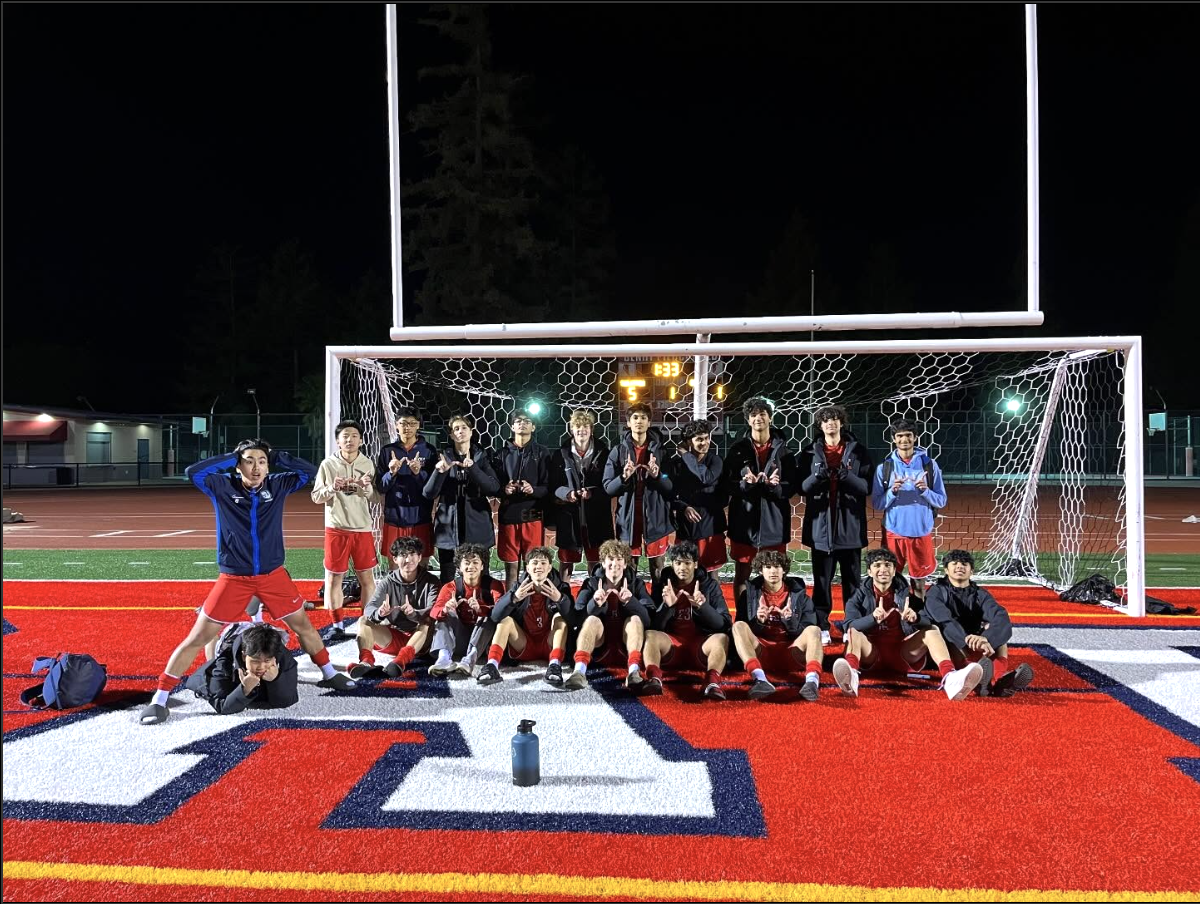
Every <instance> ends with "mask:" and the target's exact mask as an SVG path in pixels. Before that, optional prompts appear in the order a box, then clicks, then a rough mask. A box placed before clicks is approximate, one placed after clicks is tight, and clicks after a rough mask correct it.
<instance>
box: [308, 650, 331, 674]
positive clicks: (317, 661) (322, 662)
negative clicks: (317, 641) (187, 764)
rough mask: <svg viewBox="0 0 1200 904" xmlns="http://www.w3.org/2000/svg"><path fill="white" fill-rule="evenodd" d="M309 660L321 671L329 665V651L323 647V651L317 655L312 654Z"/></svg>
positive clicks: (318, 651)
mask: <svg viewBox="0 0 1200 904" xmlns="http://www.w3.org/2000/svg"><path fill="white" fill-rule="evenodd" d="M308 658H309V659H311V660H312V661H313V665H315V666H316V667H317V668H319V669H320V668H324V667H325V666H327V665H329V651H328V650H327V649H325V648H324V647H321V649H319V650H317V652H315V653H311V654H310V655H309V657H308Z"/></svg>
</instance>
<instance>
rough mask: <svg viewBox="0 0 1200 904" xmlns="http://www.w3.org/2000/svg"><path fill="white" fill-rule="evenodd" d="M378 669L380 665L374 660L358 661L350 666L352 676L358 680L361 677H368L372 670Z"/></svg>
mask: <svg viewBox="0 0 1200 904" xmlns="http://www.w3.org/2000/svg"><path fill="white" fill-rule="evenodd" d="M377 670H378V666H376V665H375V663H373V662H356V663H354V665H352V666H350V677H351V678H353V679H354V680H355V681H357V680H359V679H360V678H366V677H367V676H369V675H370V674H371V673H372V672H374V671H377Z"/></svg>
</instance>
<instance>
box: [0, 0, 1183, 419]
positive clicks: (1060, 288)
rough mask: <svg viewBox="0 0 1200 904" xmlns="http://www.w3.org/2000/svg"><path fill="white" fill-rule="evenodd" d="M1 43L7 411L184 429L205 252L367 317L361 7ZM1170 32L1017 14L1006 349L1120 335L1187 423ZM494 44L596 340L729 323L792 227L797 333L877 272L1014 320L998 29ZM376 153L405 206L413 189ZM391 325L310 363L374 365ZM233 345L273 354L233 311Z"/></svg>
mask: <svg viewBox="0 0 1200 904" xmlns="http://www.w3.org/2000/svg"><path fill="white" fill-rule="evenodd" d="M425 11H426V10H425V8H424V7H422V6H403V7H401V8H400V66H401V81H402V86H401V92H402V97H401V102H402V104H404V103H405V101H406V100H409V101H411V100H412V99H414V98H417V97H420V96H422V92H423V91H424V90H426V89H425V88H423V87H422V84H421V83H420V82H418V79H417V77H416V72H417V70H418V69H419V68H420V67H422V66H429V65H437V64H440V63H445V62H449V61H450V58H451V56H452V55H453V49H452V48H450V47H449V45H448V44H447V42H445V41H444V40H442V39H440V38H438V37H437V36H435V35H434V33H433V32H432V30H431V29H429V28H427V27H424V26H422V25H420V24H418V21H417V20H418V19H419V18H420V17H421V16H422V15H424V13H425ZM3 19H4V21H3V26H4V29H3V33H4V38H3V40H4V62H3V65H4V95H3V100H4V158H3V160H4V171H3V184H4V193H5V197H4V207H3V212H4V337H5V338H4V346H5V364H4V388H3V393H4V400H5V401H6V402H10V403H24V404H47V405H55V404H57V405H67V406H71V407H76V406H77V402H76V396H77V395H79V394H86V395H87V396H88V398H89V400H90V401H91V403H92V404H93V405H95V407H97V408H99V409H101V410H109V411H130V412H134V411H136V412H178V411H186V410H189V409H195V402H194V399H196V398H200V397H204V396H206V395H208V396H209V397H211V387H209V386H208V385H207V383H206V380H207V378H206V377H205V376H203V368H202V367H201V368H200V371H199V373H200V375H199V376H197V371H196V370H195V369H193V370H189V371H188V372H187V373H188V374H189V376H188V378H187V380H186V381H181V380H180V379H179V374H180V372H181V371H179V369H178V368H177V366H176V365H177V362H179V361H180V360H181V357H182V356H185V355H186V349H187V347H188V346H189V345H190V344H191V338H190V337H193V336H194V335H195V334H196V331H201V332H203V331H206V330H210V329H212V327H211V321H213V319H214V318H215V317H216V316H217V315H218V314H220V313H221V312H219V311H216V312H214V311H212V310H209V309H208V303H207V302H203V301H201V300H198V296H197V293H196V291H195V284H196V281H197V272H198V270H199V269H200V268H201V267H202V266H203V265H204V264H205V262H206V261H207V260H209V259H210V258H211V255H212V250H213V249H214V248H215V247H217V246H219V245H222V244H226V245H232V246H237V247H239V248H241V249H243V252H244V253H245V254H246V255H247V256H248V257H249V258H251V259H256V260H260V261H261V260H266V259H267V258H269V257H270V255H271V253H272V251H273V250H274V249H276V248H277V247H279V246H280V244H281V243H284V242H288V241H294V242H296V243H298V246H299V247H300V248H302V249H303V250H304V251H305V252H306V253H307V254H308V255H310V256H311V258H312V261H313V263H314V268H315V272H316V275H317V277H318V278H319V279H320V281H321V283H322V285H323V286H324V287H325V290H326V291H327V292H328V293H329V294H330V296H331V297H339V298H340V297H348V296H350V295H352V294H353V293H354V292H355V291H356V287H361V286H362V285H363V284H364V280H365V279H366V280H367V281H368V282H369V278H368V274H373V275H374V278H375V285H376V286H377V287H378V286H379V285H382V286H383V287H384V288H385V289H386V286H387V285H388V281H389V280H390V251H389V214H388V203H389V198H388V159H387V141H388V136H387V107H386V102H387V94H386V83H385V65H386V58H385V28H384V12H383V8H382V7H380V6H373V5H351V4H341V5H337V6H332V5H315V6H291V5H272V6H265V5H262V6H245V5H235V4H230V5H205V6H199V5H196V6H178V5H122V6H104V5H89V6H77V5H57V4H44V5H39V4H30V5H18V4H5V6H4V8H3ZM1198 23H1200V14H1198V13H1197V9H1196V7H1194V6H1190V5H1170V6H1150V5H1146V4H1143V5H1140V6H1136V7H1134V6H1123V5H1122V6H1115V5H1107V6H1088V5H1074V4H1063V5H1052V6H1042V7H1040V9H1039V39H1040V44H1039V54H1040V60H1039V62H1040V100H1041V150H1042V156H1041V180H1042V196H1041V202H1042V221H1041V228H1042V244H1041V256H1042V307H1043V310H1044V311H1045V312H1046V320H1047V325H1046V326H1045V327H1043V328H1042V329H1041V330H1038V331H1026V332H1028V333H1029V334H1031V335H1034V334H1041V335H1093V334H1124V333H1141V334H1143V335H1144V336H1146V338H1147V342H1148V347H1147V365H1146V381H1147V384H1148V385H1149V386H1150V387H1152V388H1153V390H1157V393H1161V395H1162V396H1163V397H1165V399H1166V400H1167V403H1168V405H1170V406H1171V407H1173V408H1182V407H1200V395H1198V393H1197V391H1196V389H1195V387H1196V386H1197V385H1200V381H1198V380H1197V379H1196V378H1195V376H1194V374H1195V367H1194V352H1193V346H1194V342H1192V341H1191V340H1190V337H1188V332H1187V330H1185V329H1182V328H1181V327H1182V325H1183V324H1185V323H1190V324H1194V323H1195V322H1196V321H1197V315H1196V312H1197V310H1200V305H1198V304H1197V302H1200V260H1198V258H1200V167H1197V165H1196V160H1197V159H1200V151H1198V150H1197V142H1196V121H1197V116H1196V109H1197V108H1198V106H1200V105H1198V103H1197V90H1196V89H1197V86H1198V85H1200V79H1198V78H1197V74H1196V48H1197V47H1198V46H1200V28H1198V27H1197V25H1198ZM490 24H491V36H492V43H493V59H494V64H495V66H496V67H497V68H499V69H501V70H505V71H508V72H511V73H514V74H519V75H521V76H524V77H525V78H524V81H523V82H522V86H523V88H522V94H521V102H522V107H523V109H525V110H527V111H529V112H531V113H532V114H534V118H535V119H536V121H537V126H536V128H531V135H532V137H533V138H534V140H535V141H536V142H542V143H547V142H551V143H561V144H563V145H565V144H574V145H577V146H578V147H580V148H581V149H583V150H584V152H585V153H586V154H587V155H589V157H590V158H591V159H592V161H593V162H594V164H595V166H596V168H597V170H598V172H599V173H600V174H601V176H602V177H603V179H604V182H605V185H606V187H607V190H608V195H609V198H610V202H611V226H612V229H613V232H614V234H615V239H616V251H617V255H616V263H615V296H616V299H617V303H618V304H617V310H618V311H619V312H620V314H621V315H622V316H627V317H630V318H633V317H651V316H655V317H657V316H664V317H666V316H671V317H676V316H687V315H695V316H717V315H723V314H731V315H732V314H738V313H740V312H741V311H742V310H743V306H744V303H745V299H746V298H747V296H748V294H750V293H753V292H754V291H755V290H756V289H757V288H758V287H759V286H760V285H761V283H762V281H763V275H764V271H765V269H766V266H767V262H768V259H769V258H770V256H771V254H772V252H773V251H774V250H775V249H776V248H777V247H778V245H779V244H780V241H781V239H782V238H783V234H784V230H785V227H786V226H787V224H788V222H789V220H790V219H791V218H792V216H793V214H794V213H795V212H797V211H799V212H800V213H801V214H802V215H803V216H804V217H805V219H806V221H807V222H808V224H809V229H810V231H811V233H812V235H813V237H814V241H815V242H816V245H817V249H818V264H817V266H818V273H817V298H816V310H817V312H818V313H840V312H857V311H861V310H865V309H866V308H865V307H864V302H863V299H862V296H861V292H860V290H859V286H860V283H861V280H862V274H863V272H864V268H865V267H866V266H867V265H868V261H870V260H871V259H872V258H873V257H878V256H879V255H881V254H882V255H884V256H885V257H886V256H888V255H890V256H891V259H893V260H894V261H895V262H896V268H897V276H898V279H899V281H900V283H901V284H902V286H903V287H904V292H902V293H901V294H902V295H903V296H906V299H907V300H906V303H905V307H904V308H899V307H897V308H896V309H897V310H900V309H916V310H922V311H949V310H961V311H984V310H998V309H1012V308H1016V307H1020V308H1023V307H1024V301H1023V294H1022V293H1023V291H1024V284H1023V283H1024V276H1023V272H1024V271H1023V267H1024V263H1023V255H1024V247H1025V222H1024V220H1025V126H1024V116H1025V77H1024V15H1023V9H1022V7H1021V6H1020V5H1015V4H1014V5H988V6H937V5H928V6H914V7H903V6H893V7H883V6H868V5H847V6H810V5H796V6H788V5H763V6H749V5H739V6H736V7H735V6H732V5H729V6H723V5H695V6H693V5H656V6H646V5H609V6H573V5H565V4H564V5H538V4H532V5H522V6H492V7H491V8H490ZM402 149H403V150H404V152H405V155H406V156H405V158H404V159H403V160H402V164H401V166H402V170H403V173H404V176H405V178H406V179H407V178H411V177H412V176H413V175H414V174H419V173H420V171H421V166H422V162H421V161H420V159H419V158H418V157H417V155H416V146H415V144H414V143H413V142H412V140H411V139H406V140H405V142H404V143H403V144H402ZM806 297H807V296H806ZM386 304H387V302H386V298H385V299H384V301H383V304H381V305H380V306H379V308H378V310H377V313H375V314H374V315H373V318H367V319H366V320H364V319H363V318H362V317H357V316H356V322H355V323H353V324H352V325H349V326H343V325H339V320H338V319H337V318H332V319H331V320H330V321H329V322H327V323H319V322H314V323H312V324H311V333H312V335H314V336H317V337H319V338H320V343H319V344H321V345H323V344H326V343H328V344H343V343H349V342H372V343H376V344H384V343H386V341H387V332H386V331H387V329H388V327H389V326H390V319H391V315H390V310H389V309H388V308H387V307H386ZM775 313H780V314H783V313H807V306H805V307H804V308H803V309H801V310H797V311H790V312H789V311H778V312H775ZM425 317H426V319H425V321H424V322H437V321H436V317H434V316H430V315H429V314H426V315H425ZM472 319H473V320H476V321H481V322H482V321H491V320H496V319H507V320H519V319H524V318H522V317H520V316H504V317H497V316H495V314H494V312H490V311H486V310H480V311H479V312H478V314H477V316H474V317H473V318H472ZM239 329H240V330H244V331H245V332H246V333H247V335H248V337H249V338H250V339H251V340H252V342H253V343H264V344H265V343H271V342H272V341H273V336H276V335H277V332H276V325H274V324H272V323H270V322H264V320H263V318H262V317H261V316H256V311H255V304H254V303H253V301H252V300H250V299H248V300H247V301H246V302H244V303H243V304H242V305H241V306H240V307H239ZM945 335H947V336H949V337H955V338H958V337H966V336H969V335H971V334H969V333H965V332H962V331H958V332H955V333H947V334H945ZM830 338H834V337H833V336H831V337H830ZM866 338H884V337H883V336H882V335H875V336H873V337H866ZM1185 343H1186V346H1185ZM321 365H322V362H321V359H320V356H319V354H314V353H312V352H311V351H306V352H305V357H304V360H302V361H299V362H297V367H299V368H300V369H301V370H304V371H319V370H320V368H321ZM188 381H191V383H193V384H194V385H188ZM202 384H203V385H202ZM214 385H215V384H214ZM247 385H250V384H247ZM260 398H261V399H262V402H263V406H264V409H265V410H274V411H282V410H295V409H296V405H295V403H294V402H293V400H292V399H290V398H286V397H285V398H282V399H270V398H267V397H264V396H261V395H260ZM1157 398H1158V396H1157V394H1156V393H1155V392H1154V391H1152V390H1151V389H1149V388H1148V389H1147V391H1146V401H1147V404H1148V405H1149V404H1151V403H1152V402H1153V403H1157ZM203 407H204V408H207V405H205V406H203Z"/></svg>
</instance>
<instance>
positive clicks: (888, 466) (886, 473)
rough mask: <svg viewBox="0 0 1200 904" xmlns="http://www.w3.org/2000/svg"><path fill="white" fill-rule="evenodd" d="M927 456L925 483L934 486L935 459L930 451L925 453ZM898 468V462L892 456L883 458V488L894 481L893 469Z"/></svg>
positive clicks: (881, 466) (881, 470) (881, 469)
mask: <svg viewBox="0 0 1200 904" xmlns="http://www.w3.org/2000/svg"><path fill="white" fill-rule="evenodd" d="M923 454H924V456H925V484H926V486H930V487H931V486H933V459H932V458H931V457H930V455H929V453H928V452H925V453H923ZM895 469H896V462H895V461H893V460H892V456H890V455H889V456H888V457H887V458H885V459H884V460H883V464H881V465H880V466H879V470H880V473H881V474H882V475H883V477H882V483H883V488H884V489H885V490H886V489H887V488H888V486H889V485H890V484H891V482H892V471H894V470H895Z"/></svg>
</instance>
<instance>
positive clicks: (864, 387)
mask: <svg viewBox="0 0 1200 904" xmlns="http://www.w3.org/2000/svg"><path fill="white" fill-rule="evenodd" d="M869 344H870V343H856V344H855V345H856V346H857V345H869ZM878 344H879V346H880V347H881V349H882V348H883V347H892V346H896V345H899V344H900V343H886V342H885V343H878ZM946 344H947V345H956V346H958V348H955V349H954V350H947V351H936V350H935V351H921V352H895V351H891V350H888V351H883V350H881V351H880V352H879V353H855V354H848V353H847V354H842V353H820V354H816V353H804V354H786V353H783V354H761V353H758V354H725V353H722V354H713V355H703V356H693V355H681V354H672V350H671V349H672V346H670V345H668V344H664V345H663V346H661V348H662V354H642V355H625V354H620V353H619V352H620V351H621V349H620V348H619V349H616V350H615V352H617V353H614V354H612V355H607V356H602V355H596V354H586V355H585V354H573V353H571V352H570V350H569V347H565V346H557V347H555V349H554V355H553V357H540V356H536V355H537V354H538V351H539V350H538V349H537V348H536V347H526V349H525V351H524V353H523V354H521V355H520V356H514V357H476V356H472V354H471V351H470V347H469V346H464V347H463V348H462V349H461V350H460V351H461V353H462V357H436V358H422V357H412V356H411V355H413V354H414V350H413V349H412V348H411V347H410V348H408V349H405V350H401V349H397V352H396V354H397V355H405V357H398V356H397V357H383V356H382V355H380V354H378V353H380V352H385V351H387V349H372V350H371V351H372V352H374V353H376V354H375V355H374V356H373V357H353V356H350V355H345V356H342V355H339V356H338V360H339V361H340V366H339V367H337V368H336V369H335V370H333V371H332V373H333V374H334V376H332V377H331V379H336V380H337V382H338V387H339V393H338V394H337V396H336V398H332V394H331V398H332V404H333V405H336V408H335V410H334V411H332V412H331V415H336V414H339V413H340V415H341V416H343V417H354V418H357V419H358V420H360V421H361V422H362V424H363V428H364V433H365V436H364V440H365V444H366V448H367V450H368V451H369V452H370V453H371V454H372V455H374V453H375V452H377V451H378V449H379V448H380V447H381V445H382V444H383V443H386V442H389V441H391V440H393V439H394V438H395V435H396V425H395V422H396V417H395V413H396V410H397V408H399V407H401V406H410V407H413V408H415V409H417V410H418V411H419V412H420V413H421V417H422V421H423V425H422V432H423V433H424V434H425V436H426V438H427V439H429V440H430V441H432V442H434V443H435V444H437V445H439V446H441V445H445V444H446V443H447V435H446V429H445V427H446V424H447V422H448V420H449V419H450V417H451V416H453V415H456V414H467V415H469V416H470V417H471V418H472V419H473V420H474V423H475V431H476V439H477V441H478V442H479V443H480V444H481V445H482V446H484V447H485V448H491V447H495V446H498V445H499V444H500V443H502V442H503V441H504V440H505V439H507V438H508V426H507V425H508V423H509V418H510V415H511V414H512V413H513V412H514V411H516V410H518V409H520V410H524V411H527V412H529V413H532V414H534V415H535V417H534V419H535V422H536V423H537V425H538V426H537V432H536V434H535V437H534V438H535V439H536V440H537V441H538V442H540V443H541V444H542V445H544V446H547V447H549V448H552V449H553V448H557V447H558V446H559V445H560V444H561V443H562V442H563V441H564V440H565V439H566V424H567V420H568V418H569V417H570V415H571V413H572V412H573V411H575V410H577V409H581V408H585V409H588V410H589V411H591V412H592V413H593V414H594V415H595V417H596V422H597V425H596V431H597V433H598V434H600V435H601V436H603V437H604V439H605V440H606V441H607V442H608V443H609V445H610V446H611V445H612V444H614V443H616V442H618V441H619V440H620V439H621V436H622V433H623V431H624V429H625V420H626V412H627V410H628V407H629V405H630V404H632V403H633V402H634V401H644V402H648V403H649V404H650V405H651V407H652V409H653V413H654V416H653V423H654V427H655V428H656V429H658V430H659V431H660V432H661V433H662V434H663V436H664V439H665V440H666V441H667V443H668V446H673V445H675V444H676V443H678V442H679V435H680V429H681V427H682V426H683V425H684V424H685V423H687V422H688V421H689V420H691V419H692V418H693V417H697V416H700V417H704V418H707V419H709V420H710V421H711V422H712V424H713V440H714V443H715V445H716V447H717V449H718V451H719V452H721V453H722V454H723V453H724V452H725V451H726V450H727V449H728V448H729V446H730V445H731V444H732V443H733V442H734V441H736V440H737V439H738V438H739V437H741V436H742V435H743V434H744V433H745V432H746V430H747V425H746V421H745V418H744V417H743V415H742V410H741V406H742V404H743V402H745V401H746V400H747V399H748V398H750V397H752V396H756V395H763V396H766V397H767V398H769V399H771V400H772V401H773V402H774V403H775V405H776V406H777V408H776V414H775V418H774V426H775V427H776V428H777V429H778V430H780V431H781V432H782V433H783V434H784V435H785V436H786V437H787V439H788V442H789V445H790V446H791V448H792V449H793V451H795V452H799V451H800V449H801V448H802V447H803V446H804V445H805V444H806V443H808V442H810V441H811V440H812V438H813V435H814V432H813V431H814V424H813V415H814V413H815V412H816V410H817V409H818V408H820V407H822V406H824V405H831V404H837V405H841V406H842V407H843V408H845V409H846V410H847V412H848V414H849V421H850V423H849V429H850V431H851V432H853V433H854V434H855V435H856V436H857V438H858V439H859V441H860V442H862V443H864V444H866V446H867V447H868V448H869V449H870V451H871V454H872V458H873V459H874V461H875V463H876V464H878V463H879V462H881V461H882V460H883V458H884V457H885V456H886V455H887V454H888V452H889V451H890V449H891V444H890V438H889V431H888V426H889V424H890V423H891V422H892V421H893V420H894V419H896V418H901V417H903V418H907V419H909V420H912V421H915V422H916V423H917V425H918V430H919V440H918V442H919V444H920V445H921V446H923V447H925V448H927V449H928V450H929V451H930V452H931V453H932V455H933V457H934V458H935V460H936V461H937V462H938V464H939V466H940V467H941V469H942V472H943V475H944V479H945V483H946V488H947V495H948V502H947V505H946V507H945V509H943V510H941V511H940V512H939V514H938V516H937V519H936V529H935V534H934V540H935V543H936V546H937V548H938V551H939V553H938V554H939V557H940V555H941V553H942V552H944V551H945V550H948V549H954V548H962V549H968V550H971V551H972V552H973V553H974V554H975V557H976V562H977V574H978V575H980V576H981V577H982V578H984V579H987V580H999V579H1011V580H1014V581H1023V582H1033V583H1037V584H1042V585H1044V586H1048V587H1052V588H1055V589H1063V588H1065V587H1068V586H1070V585H1071V584H1073V583H1074V582H1076V581H1077V580H1080V579H1081V578H1083V577H1087V576H1089V575H1091V574H1093V573H1095V572H1100V573H1102V574H1104V575H1105V576H1107V577H1109V578H1110V579H1112V580H1113V582H1114V583H1115V584H1117V585H1118V586H1120V587H1124V586H1126V584H1127V582H1128V577H1129V562H1128V556H1127V544H1126V536H1125V504H1126V468H1125V435H1124V428H1125V410H1124V397H1125V381H1126V373H1125V371H1126V352H1125V350H1122V349H1099V348H1096V349H1089V348H1079V349H1077V350H1071V349H1069V348H1068V349H1066V350H1053V351H991V350H982V349H981V350H976V351H972V350H967V351H964V350H961V345H962V343H946ZM779 345H780V347H781V348H782V347H784V346H785V344H784V343H780V344H779ZM791 347H793V348H794V347H795V345H793V346H791ZM622 348H624V347H622ZM639 348H645V347H639ZM722 348H725V346H722ZM564 350H565V351H564ZM589 350H590V351H595V347H594V346H593V347H589ZM331 351H333V350H331ZM491 351H492V352H495V349H491ZM505 354H508V352H507V351H506V352H505ZM513 354H516V353H513ZM802 506H803V499H802V497H799V496H797V497H795V498H794V500H793V528H792V543H791V549H792V550H793V558H794V559H796V560H797V562H798V563H799V567H800V570H801V571H806V569H807V565H806V562H807V555H806V551H804V550H802V547H801V544H800V524H801V515H802V512H803V508H802ZM867 508H868V514H869V519H870V520H869V536H870V542H871V544H872V545H874V544H876V543H878V542H879V538H880V530H881V521H880V515H879V513H878V512H876V511H875V510H874V508H873V507H872V506H871V505H870V504H869V503H868V507H867ZM548 539H550V540H552V537H550V538H548Z"/></svg>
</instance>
